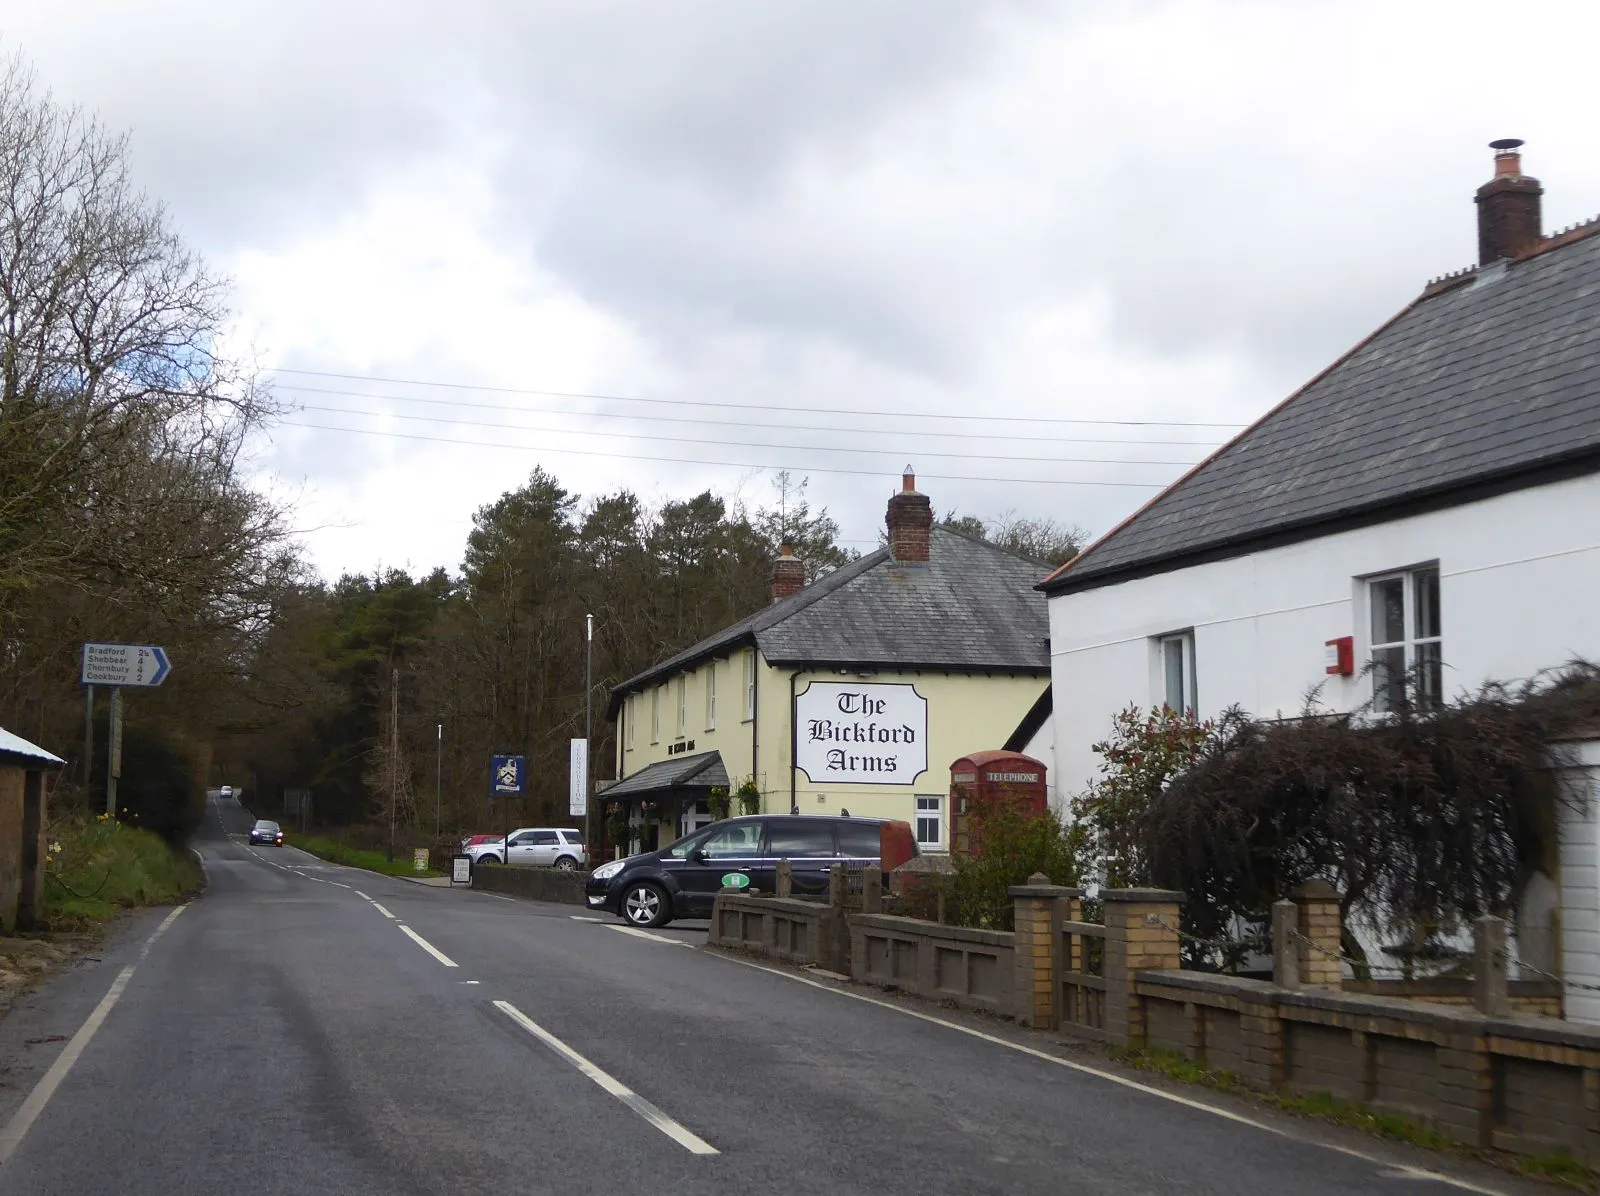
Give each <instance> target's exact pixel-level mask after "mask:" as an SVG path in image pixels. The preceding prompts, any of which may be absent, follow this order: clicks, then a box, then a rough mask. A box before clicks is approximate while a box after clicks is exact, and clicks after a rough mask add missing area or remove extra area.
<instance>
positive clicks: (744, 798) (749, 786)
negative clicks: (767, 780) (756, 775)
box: [737, 780, 761, 814]
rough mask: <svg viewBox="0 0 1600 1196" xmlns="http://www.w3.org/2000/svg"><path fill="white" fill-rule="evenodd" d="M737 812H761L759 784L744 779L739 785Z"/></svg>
mask: <svg viewBox="0 0 1600 1196" xmlns="http://www.w3.org/2000/svg"><path fill="white" fill-rule="evenodd" d="M737 797H738V798H739V812H740V813H741V814H759V813H761V786H759V785H757V784H756V783H755V781H753V780H751V781H746V782H745V783H744V784H742V785H740V786H739V792H738V794H737Z"/></svg>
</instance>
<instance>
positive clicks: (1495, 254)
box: [1475, 137, 1544, 266]
mask: <svg viewBox="0 0 1600 1196" xmlns="http://www.w3.org/2000/svg"><path fill="white" fill-rule="evenodd" d="M1521 146H1522V140H1521V139H1520V138H1517V137H1502V138H1500V139H1499V140H1498V141H1491V142H1490V143H1489V148H1490V149H1492V150H1494V178H1492V179H1490V180H1489V181H1488V182H1487V183H1485V184H1484V185H1483V186H1481V187H1479V188H1478V194H1477V197H1476V200H1475V202H1476V203H1477V205H1478V265H1480V266H1487V265H1489V263H1491V262H1497V261H1499V260H1501V259H1502V258H1510V259H1515V258H1519V257H1521V256H1523V255H1524V254H1526V253H1528V252H1530V251H1531V250H1533V249H1536V248H1537V247H1538V245H1539V242H1540V241H1542V240H1543V239H1544V229H1543V216H1542V214H1541V212H1540V196H1542V195H1543V194H1544V188H1543V187H1541V186H1540V185H1539V180H1538V179H1535V178H1530V177H1528V176H1527V175H1525V174H1523V173H1522V154H1521V153H1520V152H1518V151H1519V149H1520V147H1521Z"/></svg>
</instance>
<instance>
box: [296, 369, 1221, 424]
mask: <svg viewBox="0 0 1600 1196" xmlns="http://www.w3.org/2000/svg"><path fill="white" fill-rule="evenodd" d="M271 372H272V373H275V374H294V375H296V376H298V377H302V378H337V379H339V380H340V381H343V382H378V383H382V384H383V385H385V386H432V387H437V388H439V389H441V390H470V391H480V392H483V393H485V394H505V395H543V396H546V397H549V398H556V399H589V400H592V401H595V402H602V403H652V404H658V405H662V406H668V407H726V408H731V409H734V410H739V411H793V412H800V413H810V414H813V415H872V416H888V417H892V418H894V419H960V420H983V421H987V422H990V423H1012V424H1105V425H1114V426H1118V427H1127V428H1242V427H1243V426H1244V425H1243V424H1237V423H1211V422H1206V421H1198V420H1175V419H1071V418H1067V417H1063V416H1031V415H946V414H943V413H942V412H936V411H861V410H857V409H855V408H851V407H792V406H785V405H783V404H780V403H724V402H717V401H715V400H712V399H646V398H640V397H639V396H637V395H611V394H591V393H588V392H585V391H576V390H538V389H535V388H533V387H525V386H483V385H480V384H477V383H472V382H429V381H426V380H424V379H421V378H387V377H380V376H378V375H372V374H336V373H333V372H332V371H329V370H293V369H289V368H287V367H285V366H273V367H271Z"/></svg>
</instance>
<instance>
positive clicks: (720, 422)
mask: <svg viewBox="0 0 1600 1196" xmlns="http://www.w3.org/2000/svg"><path fill="white" fill-rule="evenodd" d="M279 389H281V390H287V391H291V392H293V393H294V394H297V395H299V394H308V395H333V396H336V397H338V398H343V399H382V400H383V401H385V402H396V403H421V404H424V405H426V406H429V407H470V408H472V409H474V410H478V411H512V412H518V413H520V414H523V415H575V416H582V417H583V418H584V419H625V420H629V421H630V422H631V421H639V422H649V423H665V424H703V425H706V426H709V427H719V428H723V427H731V428H743V429H746V430H750V429H754V428H762V429H766V428H771V429H772V430H773V431H775V432H776V431H782V432H859V433H863V434H867V435H892V436H920V437H931V438H937V439H940V440H961V441H969V442H970V441H973V440H1004V441H1013V442H1018V443H1021V444H1148V445H1162V446H1168V445H1183V446H1186V447H1189V448H1215V447H1216V446H1217V445H1218V444H1219V443H1221V442H1220V441H1216V440H1152V439H1149V438H1147V437H1144V436H1139V437H1135V438H1133V439H1130V438H1128V437H1126V436H1114V437H1112V436H1107V437H1096V436H1007V435H1005V434H1004V433H1000V432H936V431H923V430H922V429H919V428H907V427H893V428H882V427H878V428H855V427H848V426H841V425H839V424H837V423H833V424H828V425H825V426H824V425H820V424H774V423H767V422H765V421H763V422H761V423H752V422H751V421H750V419H749V418H748V417H746V416H740V417H737V418H735V419H712V418H709V417H707V416H704V415H699V416H694V415H650V414H646V413H644V412H638V411H584V410H575V409H573V408H570V407H542V406H539V407H530V406H526V405H524V404H521V403H483V402H474V401H473V400H471V399H435V398H428V397H426V396H424V395H397V394H383V393H380V392H377V391H371V390H341V389H338V388H336V387H326V386H302V385H300V384H299V383H292V382H291V383H280V384H279ZM933 418H944V417H942V416H938V417H933Z"/></svg>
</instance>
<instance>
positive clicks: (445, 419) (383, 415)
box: [299, 403, 1194, 468]
mask: <svg viewBox="0 0 1600 1196" xmlns="http://www.w3.org/2000/svg"><path fill="white" fill-rule="evenodd" d="M299 410H301V411H318V412H323V413H325V414H331V415H359V416H370V417H372V418H374V419H409V420H416V421H421V422H425V423H433V424H459V425H461V426H462V427H468V428H503V429H505V430H507V431H512V432H537V433H540V434H545V435H557V436H604V437H608V438H615V439H619V440H656V441H665V442H667V443H670V444H705V445H712V446H717V447H727V448H775V449H805V450H808V451H812V452H819V453H868V454H875V455H878V456H885V457H895V456H902V455H904V451H905V450H904V449H899V448H895V449H877V448H853V447H845V446H834V445H821V444H774V443H772V442H771V441H764V440H707V439H703V438H700V437H694V436H659V435H654V436H653V435H649V434H647V433H643V432H589V431H584V430H582V429H578V428H541V427H535V426H533V425H531V424H501V423H493V422H491V421H489V420H473V419H456V418H453V417H451V416H446V415H407V414H404V413H402V412H398V411H363V410H361V409H359V408H352V407H323V406H319V405H317V404H314V403H302V404H300V406H299ZM815 430H816V431H818V432H826V431H828V430H829V429H827V428H817V429H815ZM916 452H917V455H918V456H919V457H952V458H956V459H958V460H963V461H1013V462H1017V463H1020V464H1028V465H1169V466H1170V465H1177V466H1183V467H1185V468H1187V467H1189V466H1192V465H1193V464H1194V462H1193V461H1152V460H1142V461H1134V460H1125V459H1121V458H1113V457H1013V456H1005V455H1001V454H996V453H954V452H943V453H941V452H934V451H931V450H924V449H918V450H916Z"/></svg>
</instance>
